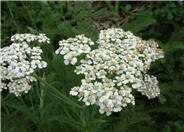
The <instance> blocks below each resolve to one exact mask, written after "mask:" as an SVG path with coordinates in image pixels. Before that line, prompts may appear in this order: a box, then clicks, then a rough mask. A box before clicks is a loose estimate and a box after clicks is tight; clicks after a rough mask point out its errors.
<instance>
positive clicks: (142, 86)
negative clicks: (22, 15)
mask: <svg viewBox="0 0 184 132" xmlns="http://www.w3.org/2000/svg"><path fill="white" fill-rule="evenodd" d="M96 43H97V44H98V48H97V49H94V50H91V48H90V47H89V46H90V45H93V44H94V42H92V41H91V39H88V38H86V37H85V36H84V35H78V36H76V37H75V38H70V39H68V40H63V41H60V47H59V49H58V50H56V54H59V53H60V54H62V55H64V59H65V64H66V65H68V64H69V63H71V64H72V65H74V64H79V65H77V66H76V70H75V73H76V74H83V75H84V76H85V78H84V79H83V80H81V83H82V84H81V86H76V87H73V88H72V89H71V91H70V94H71V95H73V96H78V98H79V100H81V101H83V102H84V103H85V104H86V105H87V106H89V105H92V104H96V105H98V106H99V107H100V109H99V112H100V113H106V115H110V114H111V113H112V112H118V111H121V110H122V107H126V106H127V104H133V105H134V104H135V98H134V96H133V95H132V90H134V89H135V90H137V91H139V92H141V93H142V94H143V95H146V96H147V97H148V98H149V99H152V98H155V97H156V96H158V95H159V94H160V89H159V88H158V81H157V78H156V77H154V76H152V75H151V76H150V75H148V74H147V71H148V70H149V68H150V65H151V62H153V61H155V60H157V59H159V58H163V57H164V55H163V51H162V50H161V49H159V48H158V44H157V43H156V42H155V41H153V40H148V41H145V40H142V39H141V38H139V37H136V36H134V35H133V34H132V33H131V32H129V31H128V32H125V31H123V30H122V29H120V28H110V29H107V30H102V31H100V34H99V39H98V40H97V42H96ZM82 53H85V57H84V58H83V59H81V60H80V61H79V63H77V56H79V55H81V54H82Z"/></svg>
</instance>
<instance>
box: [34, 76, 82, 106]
mask: <svg viewBox="0 0 184 132" xmlns="http://www.w3.org/2000/svg"><path fill="white" fill-rule="evenodd" d="M32 76H33V77H35V78H36V79H37V80H39V81H40V82H41V83H43V84H44V85H45V86H47V87H49V89H50V90H52V91H53V92H54V93H56V94H57V95H58V96H60V97H61V98H62V100H63V101H64V102H65V103H67V104H69V105H72V106H76V107H78V108H80V109H83V107H82V106H80V105H78V104H76V103H75V102H73V101H72V100H71V99H69V98H68V97H66V96H65V95H64V94H63V93H61V92H60V91H59V90H57V89H56V88H55V87H53V86H52V85H50V84H49V83H47V82H46V81H45V80H43V79H41V78H40V77H38V76H37V75H32Z"/></svg>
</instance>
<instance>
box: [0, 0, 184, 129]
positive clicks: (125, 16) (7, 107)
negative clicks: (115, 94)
mask: <svg viewBox="0 0 184 132" xmlns="http://www.w3.org/2000/svg"><path fill="white" fill-rule="evenodd" d="M1 7H2V17H1V19H2V25H1V26H2V36H1V38H2V39H1V43H2V47H4V46H8V45H9V44H10V36H11V35H13V34H15V33H39V32H42V33H45V34H47V35H48V37H49V38H51V44H50V45H48V46H45V47H44V49H43V50H44V55H43V59H44V60H45V61H47V62H48V67H47V68H46V69H44V70H42V71H40V72H39V75H43V76H42V77H43V78H44V79H45V80H46V81H47V83H49V84H50V85H52V86H54V87H55V88H57V90H59V91H61V92H62V93H63V94H64V95H65V96H67V97H69V98H70V99H71V100H72V101H74V102H76V103H77V104H79V105H81V106H83V105H84V104H83V103H81V102H79V101H78V100H77V98H75V97H72V96H70V95H69V94H68V92H69V91H70V88H71V87H73V86H77V85H80V80H81V78H83V76H77V75H75V74H74V72H73V69H74V67H73V66H71V65H70V66H65V65H64V63H63V58H62V56H60V55H55V54H54V51H55V49H57V48H58V41H60V40H62V39H66V38H69V37H74V36H75V35H76V34H81V33H83V34H85V35H86V36H87V37H91V38H92V39H93V40H94V41H95V40H96V39H97V38H98V31H97V29H96V28H94V25H93V23H94V21H95V20H99V19H102V18H104V19H105V17H109V18H113V23H115V24H114V25H113V26H114V27H117V26H119V27H121V28H123V29H125V30H130V31H132V32H133V33H135V34H136V35H138V36H140V37H142V38H144V39H155V40H156V41H157V42H159V46H160V47H161V48H163V49H164V52H165V58H163V59H161V60H158V61H156V62H154V63H153V64H152V66H151V69H150V71H149V72H150V74H153V75H155V76H157V77H158V80H159V82H160V83H159V87H160V89H161V95H160V96H159V97H158V98H156V99H152V100H148V99H147V98H146V97H144V96H141V95H140V94H139V93H135V94H136V105H135V106H128V107H127V108H125V109H123V110H122V111H121V112H120V113H114V114H113V115H111V116H110V117H106V116H105V115H101V114H99V112H98V108H96V106H90V107H85V108H84V109H82V110H81V109H79V108H76V107H75V106H71V105H68V104H67V103H65V102H63V101H62V100H61V99H60V97H59V96H55V95H53V94H51V92H49V90H48V87H47V86H44V85H42V84H41V83H39V82H37V83H34V84H33V89H32V90H31V91H30V92H29V93H28V94H26V95H23V96H22V97H15V96H14V95H12V94H9V93H8V91H3V92H2V95H1V101H2V109H1V112H2V131H3V132H33V131H35V132H53V131H54V132H57V131H58V132H61V131H62V132H112V131H113V132H134V131H136V132H183V131H184V125H183V124H184V101H183V100H184V96H183V95H184V82H183V80H184V54H183V53H184V19H183V18H184V5H183V4H182V2H117V1H116V2H23V1H21V2H2V6H1ZM122 20H128V21H126V22H125V23H123V24H120V25H116V24H117V23H119V21H120V22H121V21H122ZM123 22H124V21H123Z"/></svg>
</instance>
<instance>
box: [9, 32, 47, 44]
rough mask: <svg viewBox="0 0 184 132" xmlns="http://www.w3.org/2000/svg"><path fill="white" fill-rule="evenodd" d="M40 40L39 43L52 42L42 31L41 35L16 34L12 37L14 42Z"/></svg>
mask: <svg viewBox="0 0 184 132" xmlns="http://www.w3.org/2000/svg"><path fill="white" fill-rule="evenodd" d="M36 40H37V41H38V42H39V43H50V39H49V38H48V37H47V36H46V35H45V34H43V33H40V34H39V35H34V34H28V33H25V34H15V35H13V36H12V37H11V41H13V42H17V41H18V42H23V41H26V42H28V43H29V42H33V41H36Z"/></svg>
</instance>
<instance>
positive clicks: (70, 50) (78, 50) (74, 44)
mask: <svg viewBox="0 0 184 132" xmlns="http://www.w3.org/2000/svg"><path fill="white" fill-rule="evenodd" d="M89 45H94V42H93V41H91V39H88V38H86V37H85V36H84V35H77V36H76V37H75V38H69V39H67V40H63V41H60V42H59V46H60V47H59V48H58V49H57V50H56V54H61V55H64V59H65V60H64V63H65V65H68V64H72V65H74V64H76V63H77V56H80V55H81V54H82V53H86V54H87V53H89V52H90V51H91V48H90V47H89Z"/></svg>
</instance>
